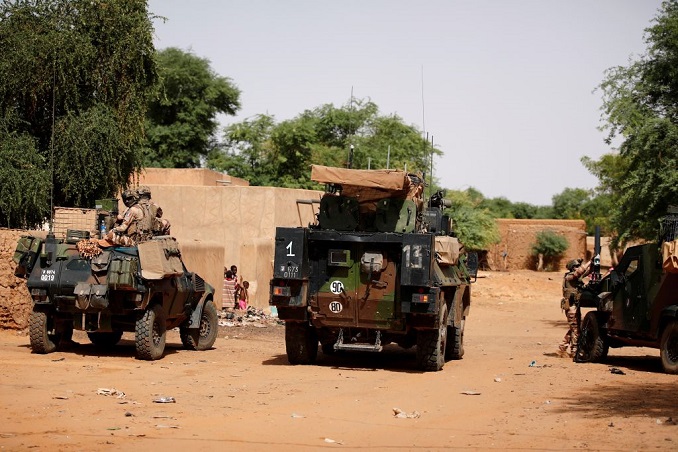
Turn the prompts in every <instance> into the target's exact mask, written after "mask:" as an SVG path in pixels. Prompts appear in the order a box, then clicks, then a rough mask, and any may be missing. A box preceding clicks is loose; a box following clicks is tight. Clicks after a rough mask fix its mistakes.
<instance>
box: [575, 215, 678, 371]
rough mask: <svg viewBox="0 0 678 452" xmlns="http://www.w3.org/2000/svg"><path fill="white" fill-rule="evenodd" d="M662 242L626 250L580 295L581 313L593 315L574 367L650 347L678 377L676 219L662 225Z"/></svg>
mask: <svg viewBox="0 0 678 452" xmlns="http://www.w3.org/2000/svg"><path fill="white" fill-rule="evenodd" d="M660 237H661V238H660V241H659V242H658V243H648V244H645V245H638V246H633V247H630V248H629V249H627V250H626V252H625V253H624V255H623V256H622V258H621V260H620V262H619V264H618V265H617V266H616V267H614V269H613V270H612V271H610V272H609V274H607V275H606V276H604V277H603V278H601V279H599V280H596V278H594V279H593V281H592V282H590V283H589V284H587V285H586V286H584V287H582V288H581V289H580V290H579V299H580V302H579V303H580V307H592V308H596V309H595V310H593V311H590V312H588V313H587V314H586V315H585V316H584V319H583V320H582V323H581V332H580V335H579V344H578V345H579V347H578V351H577V355H576V356H575V360H576V361H580V362H599V361H602V360H604V359H605V357H606V356H607V353H608V350H609V348H610V347H613V348H616V347H625V346H636V347H651V348H658V349H659V351H660V356H661V362H662V366H663V368H664V371H665V372H667V373H671V374H676V373H678V240H677V239H678V215H670V216H667V217H666V218H665V219H664V220H663V227H662V233H661V234H660Z"/></svg>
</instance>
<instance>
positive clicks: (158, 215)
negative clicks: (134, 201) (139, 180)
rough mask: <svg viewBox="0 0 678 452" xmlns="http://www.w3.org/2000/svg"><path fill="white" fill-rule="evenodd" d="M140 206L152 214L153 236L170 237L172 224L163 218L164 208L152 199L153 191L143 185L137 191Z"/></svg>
mask: <svg viewBox="0 0 678 452" xmlns="http://www.w3.org/2000/svg"><path fill="white" fill-rule="evenodd" d="M137 192H138V193H139V204H140V205H141V206H142V208H144V211H148V212H149V214H150V221H151V231H152V233H153V235H170V226H171V225H170V222H169V220H167V219H165V218H163V217H162V207H160V206H159V205H158V204H156V203H155V202H154V201H153V200H152V199H151V189H150V188H149V187H147V186H146V185H142V186H140V187H139V188H138V189H137Z"/></svg>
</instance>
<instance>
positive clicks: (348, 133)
mask: <svg viewBox="0 0 678 452" xmlns="http://www.w3.org/2000/svg"><path fill="white" fill-rule="evenodd" d="M350 146H353V149H354V152H353V160H352V161H353V168H367V167H368V164H369V166H370V167H371V168H373V169H376V168H385V167H386V164H387V161H388V159H389V157H388V155H389V147H390V161H389V167H390V168H400V169H404V168H405V166H407V170H408V171H410V172H426V170H427V168H428V167H429V165H430V156H431V153H433V154H434V155H440V154H441V152H440V151H439V150H438V149H435V148H432V147H431V146H430V144H429V143H428V142H427V141H426V140H425V139H423V138H422V137H421V133H420V132H419V131H418V130H417V129H416V128H415V127H414V126H408V125H406V124H404V123H403V120H402V119H401V118H399V117H398V116H395V115H391V116H381V115H380V114H379V109H378V108H377V106H376V105H375V104H374V103H372V102H369V101H360V100H354V101H352V102H351V103H350V104H349V105H346V106H342V107H335V106H334V105H332V104H326V105H322V106H320V107H318V108H315V109H313V110H306V111H304V112H303V113H302V114H300V115H298V116H297V117H295V118H293V119H291V120H287V121H283V122H282V123H278V124H275V122H274V120H273V118H272V117H270V116H257V117H255V118H253V119H248V120H245V121H243V122H242V123H238V124H233V125H231V126H229V127H227V129H226V138H225V146H224V149H223V150H215V151H213V152H211V153H210V155H209V158H208V162H207V165H208V167H210V168H213V169H216V170H219V171H229V174H230V175H232V176H236V177H243V178H246V179H248V180H249V181H250V183H251V184H252V185H274V186H281V187H290V188H296V187H302V188H317V187H318V185H317V184H315V183H313V182H312V181H310V168H311V165H312V164H322V165H330V166H346V165H347V163H348V160H349V149H350Z"/></svg>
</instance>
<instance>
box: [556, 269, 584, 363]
mask: <svg viewBox="0 0 678 452" xmlns="http://www.w3.org/2000/svg"><path fill="white" fill-rule="evenodd" d="M565 267H566V268H567V273H565V276H563V298H562V299H561V300H560V308H561V309H562V310H563V311H564V312H565V317H566V318H567V324H568V329H567V332H566V333H565V336H564V337H563V340H562V342H561V343H560V345H559V346H558V356H560V357H563V358H572V357H574V355H575V354H576V353H577V341H578V340H579V319H578V318H577V302H578V300H577V297H578V296H579V290H578V289H579V288H580V287H582V286H583V284H584V283H583V281H582V279H583V278H584V277H585V276H586V275H588V274H589V273H590V272H591V262H590V261H589V262H587V263H586V264H584V265H582V259H573V260H571V261H570V262H568V263H567V265H566V266H565Z"/></svg>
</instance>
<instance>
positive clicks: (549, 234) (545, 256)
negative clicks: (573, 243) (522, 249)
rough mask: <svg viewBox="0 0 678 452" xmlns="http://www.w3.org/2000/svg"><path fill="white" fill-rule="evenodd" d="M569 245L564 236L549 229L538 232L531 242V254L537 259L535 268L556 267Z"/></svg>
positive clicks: (548, 268)
mask: <svg viewBox="0 0 678 452" xmlns="http://www.w3.org/2000/svg"><path fill="white" fill-rule="evenodd" d="M569 246H570V245H569V243H568V242H567V239H566V238H565V237H563V236H562V235H558V234H556V233H555V232H554V231H552V230H551V229H545V230H543V231H540V232H538V233H537V237H536V240H535V243H533V244H532V255H533V256H534V257H536V258H537V259H538V263H537V270H539V271H541V270H543V269H547V270H550V269H557V268H558V263H559V262H560V259H561V258H562V257H563V254H564V253H565V251H567V248H569Z"/></svg>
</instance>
